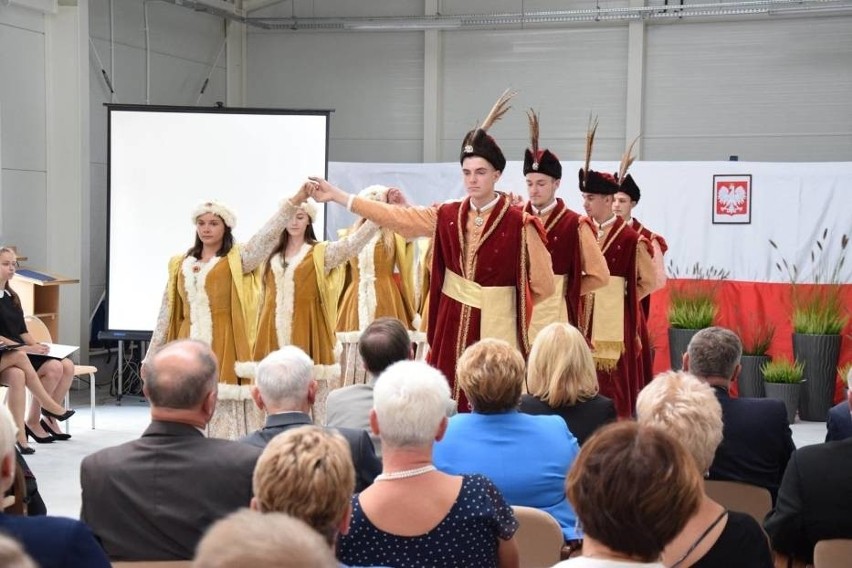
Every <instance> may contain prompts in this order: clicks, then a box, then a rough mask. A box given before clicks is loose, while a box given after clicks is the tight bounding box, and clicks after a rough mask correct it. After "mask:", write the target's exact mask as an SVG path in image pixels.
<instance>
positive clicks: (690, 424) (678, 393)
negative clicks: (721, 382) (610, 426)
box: [636, 371, 722, 472]
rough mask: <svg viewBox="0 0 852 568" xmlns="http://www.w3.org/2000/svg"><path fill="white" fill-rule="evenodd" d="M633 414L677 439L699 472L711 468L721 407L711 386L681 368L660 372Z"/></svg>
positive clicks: (719, 432)
mask: <svg viewBox="0 0 852 568" xmlns="http://www.w3.org/2000/svg"><path fill="white" fill-rule="evenodd" d="M636 416H637V419H638V421H639V423H640V424H645V425H647V426H655V427H658V428H661V429H663V430H665V431H666V432H668V433H669V434H671V435H672V436H674V437H675V438H677V439H678V440H679V441H680V443H681V444H683V445H684V447H685V448H686V449H687V451H688V452H689V453H690V454H692V457H693V458H694V459H695V463H696V464H697V465H698V470H699V471H701V472H706V471H707V470H709V469H710V464H711V463H713V457H714V456H715V455H716V448H718V447H719V444H720V443H722V406H721V405H720V404H719V401H718V399H717V398H716V395H715V394H714V392H713V388H712V387H711V386H710V385H708V384H707V383H705V382H704V381H701V380H699V379H697V378H696V377H694V376H692V375H690V374H689V373H685V372H683V371H667V372H665V373H660V374H659V375H657V376H656V377H655V378H654V380H653V381H651V382H650V383H648V385H647V386H646V387H645V388H643V389H642V391H641V392H640V393H639V397H638V398H637V399H636Z"/></svg>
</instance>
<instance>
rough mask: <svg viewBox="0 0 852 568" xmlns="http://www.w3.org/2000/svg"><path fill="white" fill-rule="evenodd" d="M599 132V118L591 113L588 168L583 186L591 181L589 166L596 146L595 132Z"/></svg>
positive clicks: (588, 138) (588, 130)
mask: <svg viewBox="0 0 852 568" xmlns="http://www.w3.org/2000/svg"><path fill="white" fill-rule="evenodd" d="M597 130H598V117H596V116H595V117H594V118H593V117H592V115H591V113H589V126H588V128H587V129H586V166H585V167H584V168H583V185H585V184H586V182H588V181H589V165H590V164H591V163H592V146H594V144H595V132H597Z"/></svg>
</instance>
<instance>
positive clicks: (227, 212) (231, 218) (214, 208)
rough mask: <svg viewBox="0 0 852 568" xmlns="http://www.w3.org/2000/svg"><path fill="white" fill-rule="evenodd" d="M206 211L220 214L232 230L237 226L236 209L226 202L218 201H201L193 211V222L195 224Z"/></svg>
mask: <svg viewBox="0 0 852 568" xmlns="http://www.w3.org/2000/svg"><path fill="white" fill-rule="evenodd" d="M206 213H213V214H214V215H218V216H219V217H220V218H221V219H222V221H224V222H225V224H226V225H227V226H228V227H229V228H230V229H231V230H233V229H234V227H236V226H237V215H236V214H235V213H234V211H233V210H232V209H231V208H230V207H228V206H227V205H225V204H224V203H220V202H218V201H203V202H201V203H199V204H198V205H197V206H196V207H195V209H194V210H193V211H192V222H193V224H195V222H196V221H197V220H198V218H199V217H201V216H202V215H204V214H206Z"/></svg>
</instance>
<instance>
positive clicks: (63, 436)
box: [38, 418, 71, 441]
mask: <svg viewBox="0 0 852 568" xmlns="http://www.w3.org/2000/svg"><path fill="white" fill-rule="evenodd" d="M38 423H39V424H41V427H42V428H44V431H45V432H47V433H48V434H50V435H51V436H53V439H54V440H60V441H63V440H68V439H70V438H71V434H66V433H65V432H57V431H56V430H54V429H53V428H51V427H50V422H48V421H47V420H45V419H43V418H42V419H41V420H39V422H38Z"/></svg>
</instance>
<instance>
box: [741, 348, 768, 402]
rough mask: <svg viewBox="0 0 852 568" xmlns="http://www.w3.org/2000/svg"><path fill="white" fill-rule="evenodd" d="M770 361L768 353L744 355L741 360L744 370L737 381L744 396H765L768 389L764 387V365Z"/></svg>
mask: <svg viewBox="0 0 852 568" xmlns="http://www.w3.org/2000/svg"><path fill="white" fill-rule="evenodd" d="M768 361H769V357H767V356H766V355H743V356H742V359H741V360H740V364H741V365H742V371H740V378H739V379H738V381H737V388H738V389H739V394H740V396H742V397H748V398H763V397H765V396H766V390H765V389H764V388H763V366H764V365H765V364H766V363H767V362H768Z"/></svg>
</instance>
